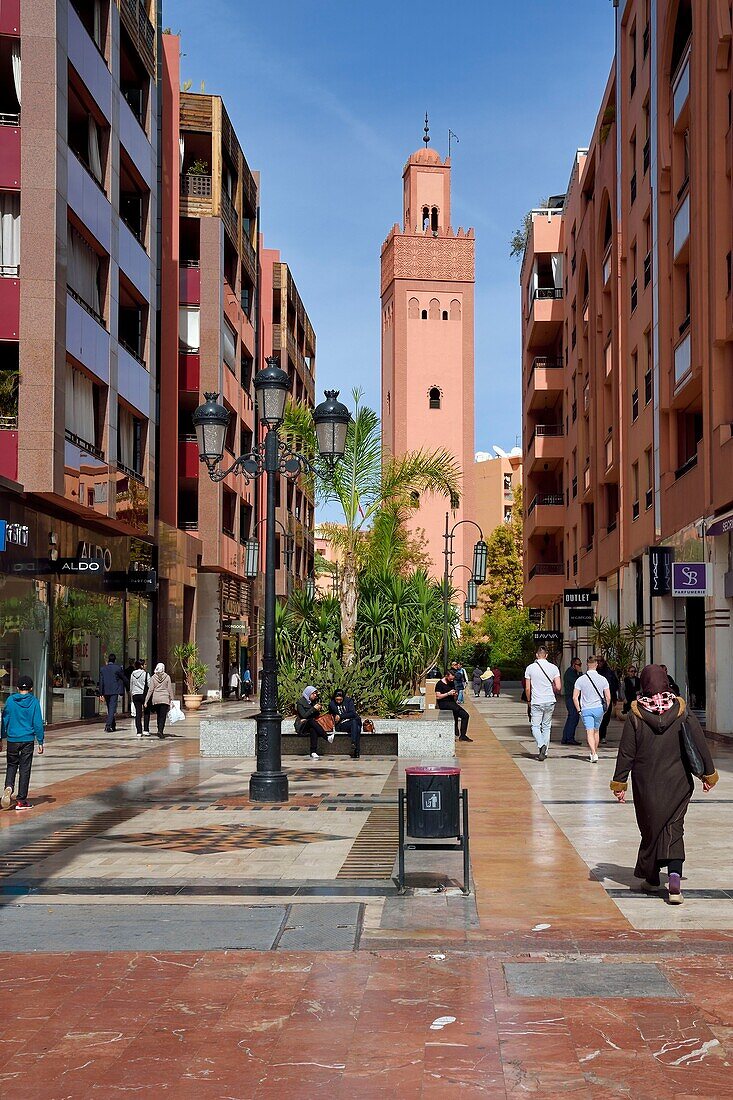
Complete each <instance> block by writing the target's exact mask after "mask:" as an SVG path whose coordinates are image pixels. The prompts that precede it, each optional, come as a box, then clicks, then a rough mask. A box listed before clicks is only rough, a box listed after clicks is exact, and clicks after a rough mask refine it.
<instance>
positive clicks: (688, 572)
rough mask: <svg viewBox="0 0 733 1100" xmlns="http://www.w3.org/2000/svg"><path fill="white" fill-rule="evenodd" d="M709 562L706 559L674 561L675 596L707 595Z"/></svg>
mask: <svg viewBox="0 0 733 1100" xmlns="http://www.w3.org/2000/svg"><path fill="white" fill-rule="evenodd" d="M708 580H709V578H708V564H707V562H704V561H676V562H673V563H672V595H673V596H707V595H708Z"/></svg>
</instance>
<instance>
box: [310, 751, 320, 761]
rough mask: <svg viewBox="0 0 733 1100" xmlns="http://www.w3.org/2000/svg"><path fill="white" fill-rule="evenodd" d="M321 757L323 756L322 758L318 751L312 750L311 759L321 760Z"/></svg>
mask: <svg viewBox="0 0 733 1100" xmlns="http://www.w3.org/2000/svg"><path fill="white" fill-rule="evenodd" d="M320 759H321V758H320V756H319V755H318V753H317V752H312V753H311V760H320Z"/></svg>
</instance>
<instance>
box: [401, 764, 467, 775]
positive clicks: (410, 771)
mask: <svg viewBox="0 0 733 1100" xmlns="http://www.w3.org/2000/svg"><path fill="white" fill-rule="evenodd" d="M460 774H461V769H460V768H451V767H448V766H447V765H445V766H443V767H441V766H440V765H436V766H435V767H430V766H429V765H425V766H424V767H423V766H415V767H412V768H405V775H460Z"/></svg>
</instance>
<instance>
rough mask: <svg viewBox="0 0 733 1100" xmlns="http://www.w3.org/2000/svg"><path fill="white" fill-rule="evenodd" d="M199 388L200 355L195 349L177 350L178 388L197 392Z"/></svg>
mask: <svg viewBox="0 0 733 1100" xmlns="http://www.w3.org/2000/svg"><path fill="white" fill-rule="evenodd" d="M200 388H201V356H200V354H199V352H197V351H181V350H180V349H179V352H178V389H179V390H184V391H185V392H186V393H198V391H199V389H200Z"/></svg>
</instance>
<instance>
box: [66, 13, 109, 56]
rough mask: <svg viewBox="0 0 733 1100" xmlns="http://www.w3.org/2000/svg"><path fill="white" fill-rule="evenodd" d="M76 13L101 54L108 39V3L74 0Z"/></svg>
mask: <svg viewBox="0 0 733 1100" xmlns="http://www.w3.org/2000/svg"><path fill="white" fill-rule="evenodd" d="M72 3H73V6H74V9H75V11H76V14H77V15H78V16H79V18H80V19H81V21H82V23H83V24H84V26H85V27H86V30H87V33H88V34H89V37H90V38H91V39H92V41H93V42H94V45H95V46H96V47H97V49H98V50H99V52H100V53H101V54H104V44H105V41H106V39H107V5H106V4H105V3H103V2H102V0H91V3H89V2H87V3H85V2H84V0H72Z"/></svg>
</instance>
